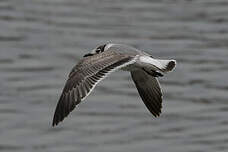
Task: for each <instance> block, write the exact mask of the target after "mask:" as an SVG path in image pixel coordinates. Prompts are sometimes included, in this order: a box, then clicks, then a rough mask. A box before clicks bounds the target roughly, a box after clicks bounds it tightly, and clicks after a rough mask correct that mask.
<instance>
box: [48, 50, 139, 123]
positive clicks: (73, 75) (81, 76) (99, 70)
mask: <svg viewBox="0 0 228 152" xmlns="http://www.w3.org/2000/svg"><path fill="white" fill-rule="evenodd" d="M134 62H135V61H134V57H132V56H128V55H124V54H120V53H116V52H114V51H108V52H103V53H101V54H97V55H93V56H88V57H85V58H84V59H83V60H81V61H80V62H79V63H78V64H77V65H76V66H75V67H74V68H73V69H72V71H71V72H70V74H69V78H68V80H67V82H66V84H65V87H64V89H63V92H62V94H61V96H60V99H59V101H58V104H57V107H56V110H55V114H54V118H53V122H52V126H55V125H57V124H58V123H59V122H60V121H63V119H64V118H65V117H66V116H68V114H69V113H70V112H71V111H72V110H73V109H74V108H75V106H76V105H77V104H79V103H80V102H81V101H82V100H84V99H85V98H86V97H87V96H88V95H89V93H90V92H91V91H92V90H93V88H94V87H95V86H96V84H97V83H98V82H100V81H101V80H102V79H104V78H105V77H106V76H107V75H108V74H109V73H111V72H113V71H115V70H117V69H119V68H122V67H124V66H127V65H129V64H132V63H134Z"/></svg>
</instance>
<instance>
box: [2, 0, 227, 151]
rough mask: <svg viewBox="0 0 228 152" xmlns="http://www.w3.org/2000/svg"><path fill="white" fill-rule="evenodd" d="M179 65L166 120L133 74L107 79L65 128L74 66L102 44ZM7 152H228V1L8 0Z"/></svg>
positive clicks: (167, 87) (168, 88)
mask: <svg viewBox="0 0 228 152" xmlns="http://www.w3.org/2000/svg"><path fill="white" fill-rule="evenodd" d="M107 42H113V43H124V44H128V45H132V46H134V47H136V48H138V49H142V50H144V51H146V52H148V53H150V54H151V55H153V56H154V57H158V58H164V59H166V58H168V59H169V58H172V59H176V60H177V62H178V65H177V67H176V69H175V71H174V72H172V73H169V74H167V75H166V76H165V77H163V78H160V82H161V85H162V89H163V93H164V96H163V108H162V114H161V116H160V117H158V118H154V117H153V116H152V115H151V114H150V113H149V112H148V110H147V109H146V107H145V106H144V104H143V102H142V100H141V99H140V97H139V95H138V93H137V90H136V88H135V86H134V84H133V82H132V81H131V78H130V75H129V73H126V72H121V71H120V72H116V73H114V74H112V75H110V76H109V77H108V78H107V79H105V80H104V81H102V82H101V83H100V84H99V85H98V86H97V87H96V89H95V90H94V91H93V92H92V94H90V96H89V97H88V98H87V99H86V100H85V101H84V102H83V103H81V104H80V105H79V106H78V107H77V108H76V109H75V110H74V111H73V112H72V113H71V114H70V116H69V117H68V118H66V119H65V120H64V122H63V123H61V124H60V125H59V126H57V127H55V128H53V127H51V121H52V117H53V113H54V110H55V106H56V104H57V101H58V98H59V96H60V93H61V91H62V89H63V86H64V83H65V81H66V79H67V75H68V73H69V72H70V70H71V68H72V67H73V66H74V65H75V64H76V63H77V62H78V61H79V59H80V58H82V56H83V55H84V54H85V53H87V52H89V51H90V50H91V49H93V48H95V47H97V46H98V45H101V44H104V43H107ZM0 151H1V152H88V151H93V152H123V151H124V152H139V151H141V152H148V151H153V152H227V151H228V1H227V0H140V1H139V0H115V1H111V0H1V1H0Z"/></svg>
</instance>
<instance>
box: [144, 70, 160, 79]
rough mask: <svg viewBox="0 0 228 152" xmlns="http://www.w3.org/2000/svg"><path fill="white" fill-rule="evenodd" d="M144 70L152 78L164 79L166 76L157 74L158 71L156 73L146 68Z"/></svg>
mask: <svg viewBox="0 0 228 152" xmlns="http://www.w3.org/2000/svg"><path fill="white" fill-rule="evenodd" d="M143 70H144V71H145V72H146V73H147V74H149V75H151V76H153V77H163V76H164V75H163V74H162V73H160V72H157V71H154V70H151V71H150V72H149V71H147V70H146V69H145V68H143Z"/></svg>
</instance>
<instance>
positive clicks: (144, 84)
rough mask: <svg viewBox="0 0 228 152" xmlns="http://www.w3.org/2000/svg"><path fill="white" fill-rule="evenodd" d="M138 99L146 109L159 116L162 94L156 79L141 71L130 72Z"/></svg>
mask: <svg viewBox="0 0 228 152" xmlns="http://www.w3.org/2000/svg"><path fill="white" fill-rule="evenodd" d="M131 76H132V79H133V81H134V83H135V85H136V88H137V90H138V92H139V95H140V97H141V98H142V100H143V102H144V104H145V105H146V107H147V109H148V110H149V111H150V112H151V113H152V114H153V115H154V116H155V117H157V116H159V115H160V113H161V108H162V92H161V88H160V85H159V82H158V80H157V78H155V77H153V76H151V75H149V74H147V73H146V72H145V71H144V70H143V69H139V70H136V71H132V72H131Z"/></svg>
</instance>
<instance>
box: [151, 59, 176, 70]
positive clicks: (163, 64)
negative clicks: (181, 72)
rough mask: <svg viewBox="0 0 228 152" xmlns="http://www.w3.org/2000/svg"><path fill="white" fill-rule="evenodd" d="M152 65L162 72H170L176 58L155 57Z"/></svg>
mask: <svg viewBox="0 0 228 152" xmlns="http://www.w3.org/2000/svg"><path fill="white" fill-rule="evenodd" d="M154 66H156V67H157V68H158V69H159V70H160V71H162V72H170V71H172V70H173V69H174V68H175V66H176V60H160V59H156V60H155V62H154Z"/></svg>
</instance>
